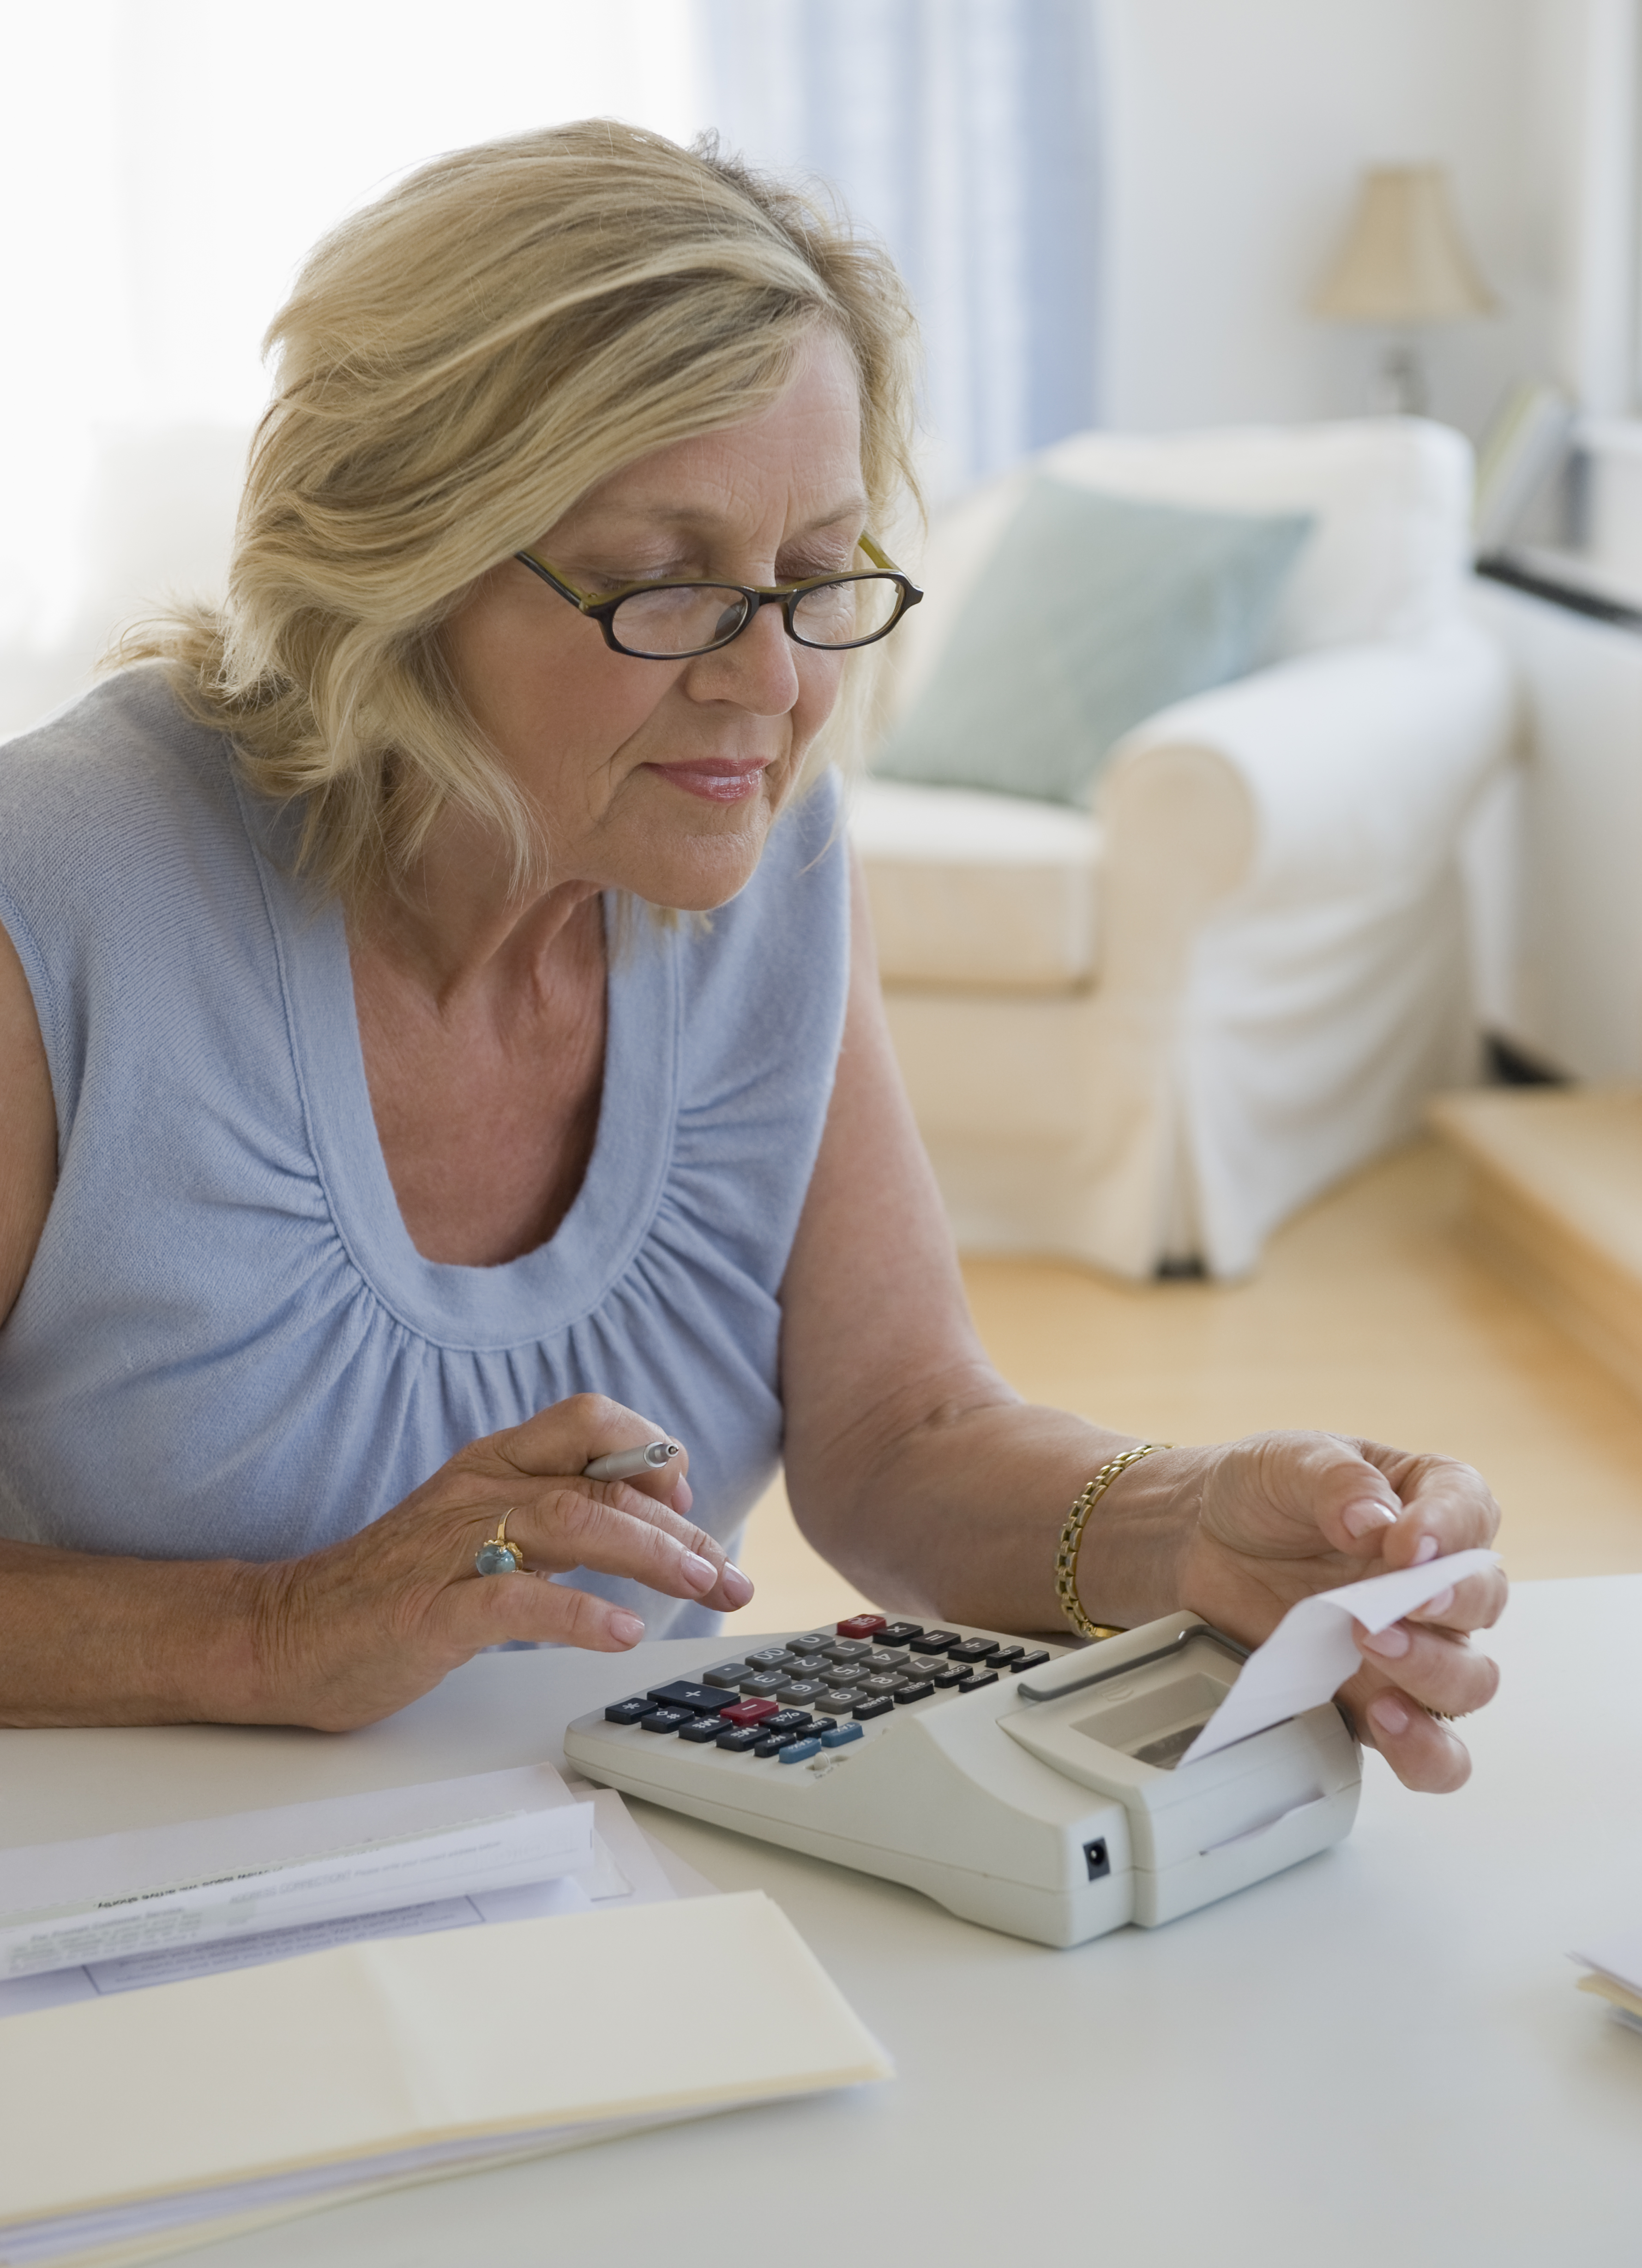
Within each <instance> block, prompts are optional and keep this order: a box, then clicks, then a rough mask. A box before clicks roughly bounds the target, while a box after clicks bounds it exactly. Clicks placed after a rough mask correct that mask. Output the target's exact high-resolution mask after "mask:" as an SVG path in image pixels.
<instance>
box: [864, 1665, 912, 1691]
mask: <svg viewBox="0 0 1642 2268" xmlns="http://www.w3.org/2000/svg"><path fill="white" fill-rule="evenodd" d="M906 1682H907V1679H906V1674H905V1672H904V1671H902V1670H899V1669H891V1670H886V1671H884V1672H882V1673H881V1674H880V1675H879V1676H877V1677H864V1678H863V1679H862V1680H861V1690H862V1692H863V1693H899V1692H900V1690H901V1689H902V1686H903V1685H904V1684H905V1683H906Z"/></svg>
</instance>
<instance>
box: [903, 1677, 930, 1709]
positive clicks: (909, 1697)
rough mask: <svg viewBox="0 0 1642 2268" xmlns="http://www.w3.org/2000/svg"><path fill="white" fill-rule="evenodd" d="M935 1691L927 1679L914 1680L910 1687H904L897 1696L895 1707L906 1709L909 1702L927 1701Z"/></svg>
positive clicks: (918, 1678)
mask: <svg viewBox="0 0 1642 2268" xmlns="http://www.w3.org/2000/svg"><path fill="white" fill-rule="evenodd" d="M934 1690H935V1688H934V1686H933V1685H932V1684H931V1683H930V1681H929V1679H928V1678H927V1677H917V1678H914V1680H913V1682H912V1683H911V1684H910V1685H903V1686H902V1689H901V1690H900V1692H899V1693H897V1694H896V1696H895V1706H896V1708H897V1709H899V1708H902V1707H904V1705H906V1703H907V1702H909V1701H927V1700H928V1699H929V1697H930V1695H931V1693H932V1692H933V1691H934Z"/></svg>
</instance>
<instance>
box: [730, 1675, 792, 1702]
mask: <svg viewBox="0 0 1642 2268" xmlns="http://www.w3.org/2000/svg"><path fill="white" fill-rule="evenodd" d="M788 1682H789V1677H788V1673H787V1671H785V1670H784V1669H755V1670H754V1671H752V1672H751V1674H750V1675H747V1676H746V1677H744V1678H743V1679H742V1680H741V1683H740V1690H741V1691H742V1692H743V1693H745V1694H746V1696H747V1699H748V1700H749V1701H773V1700H774V1699H775V1697H776V1696H777V1693H779V1692H780V1690H781V1689H782V1687H783V1686H784V1685H785V1684H786V1683H788Z"/></svg>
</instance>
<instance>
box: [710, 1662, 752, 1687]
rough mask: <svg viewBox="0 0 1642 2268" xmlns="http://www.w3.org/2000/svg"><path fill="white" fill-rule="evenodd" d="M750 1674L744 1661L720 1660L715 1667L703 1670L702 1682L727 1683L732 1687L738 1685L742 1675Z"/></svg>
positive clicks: (747, 1675)
mask: <svg viewBox="0 0 1642 2268" xmlns="http://www.w3.org/2000/svg"><path fill="white" fill-rule="evenodd" d="M752 1674H753V1673H752V1671H751V1670H750V1669H749V1668H747V1664H746V1663H745V1662H744V1661H721V1662H719V1663H718V1667H717V1668H713V1669H703V1672H702V1683H703V1685H728V1686H730V1687H732V1688H733V1687H735V1686H737V1685H739V1684H740V1682H741V1680H742V1679H743V1678H744V1677H750V1676H751V1675H752Z"/></svg>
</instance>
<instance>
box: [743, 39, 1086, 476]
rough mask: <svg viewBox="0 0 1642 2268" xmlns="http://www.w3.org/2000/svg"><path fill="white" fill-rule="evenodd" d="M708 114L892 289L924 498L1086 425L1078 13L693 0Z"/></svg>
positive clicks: (1082, 67)
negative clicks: (920, 431)
mask: <svg viewBox="0 0 1642 2268" xmlns="http://www.w3.org/2000/svg"><path fill="white" fill-rule="evenodd" d="M701 10H702V20H703V26H704V29H705V33H706V37H705V42H704V63H705V67H706V70H707V73H708V79H707V85H708V92H709V101H708V107H709V108H710V110H711V114H712V116H713V119H714V121H715V122H716V123H717V125H718V128H719V129H720V131H721V133H722V134H723V136H724V138H725V141H726V143H727V144H729V145H730V146H731V147H732V148H733V149H735V150H738V151H740V153H741V154H743V155H744V156H746V157H747V158H749V159H750V160H752V161H753V162H754V163H755V164H757V163H762V164H766V165H773V166H777V167H781V168H784V169H795V170H799V171H804V172H809V173H814V174H816V175H818V176H820V178H821V180H823V181H825V182H828V183H830V184H832V185H834V186H835V187H836V188H837V189H838V190H840V191H841V192H842V194H843V199H844V202H845V203H846V204H847V206H848V207H849V209H850V212H851V214H852V215H853V217H855V219H856V220H857V221H858V222H859V223H862V224H864V225H865V226H866V227H868V228H870V229H872V230H873V231H874V232H876V233H878V234H880V235H881V236H882V237H883V238H884V239H885V240H886V241H887V244H888V246H889V247H890V250H891V251H892V252H893V253H894V254H895V259H896V261H897V262H898V264H899V266H900V268H901V270H902V274H903V275H904V276H906V278H907V280H908V282H909V284H910V286H911V289H912V293H913V297H914V298H915V300H916V301H917V307H918V312H919V316H920V320H921V322H922V326H923V330H924V344H925V350H926V355H927V378H926V390H925V414H926V421H927V425H928V441H929V464H928V470H929V480H930V487H931V492H932V493H934V494H935V495H940V494H942V493H944V492H946V491H949V490H954V489H957V488H961V487H963V486H965V485H967V484H968V482H971V481H974V480H976V479H978V478H980V477H981V476H983V475H985V474H987V473H990V472H993V471H996V470H998V468H1001V467H1003V466H1005V465H1008V464H1012V463H1013V462H1015V461H1016V460H1018V459H1019V458H1020V456H1022V455H1023V454H1024V453H1026V452H1027V451H1028V450H1031V449H1035V448H1039V447H1042V446H1045V445H1046V444H1048V443H1049V442H1050V441H1057V440H1059V439H1060V438H1062V437H1063V436H1064V434H1067V433H1071V432H1075V431H1079V430H1080V429H1081V428H1083V427H1085V426H1087V425H1092V424H1093V423H1095V422H1096V418H1097V412H1098V406H1099V405H1098V402H1097V400H1096V375H1097V363H1098V338H1097V321H1098V313H1099V298H1098V287H1099V281H1100V243H1101V180H1100V170H1099V154H1100V133H1099V113H1098V93H1099V90H1098V83H1097V80H1098V53H1097V38H1096V32H1097V21H1096V18H1097V9H1096V0H789V4H787V5H785V6H772V5H771V4H770V0H701Z"/></svg>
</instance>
